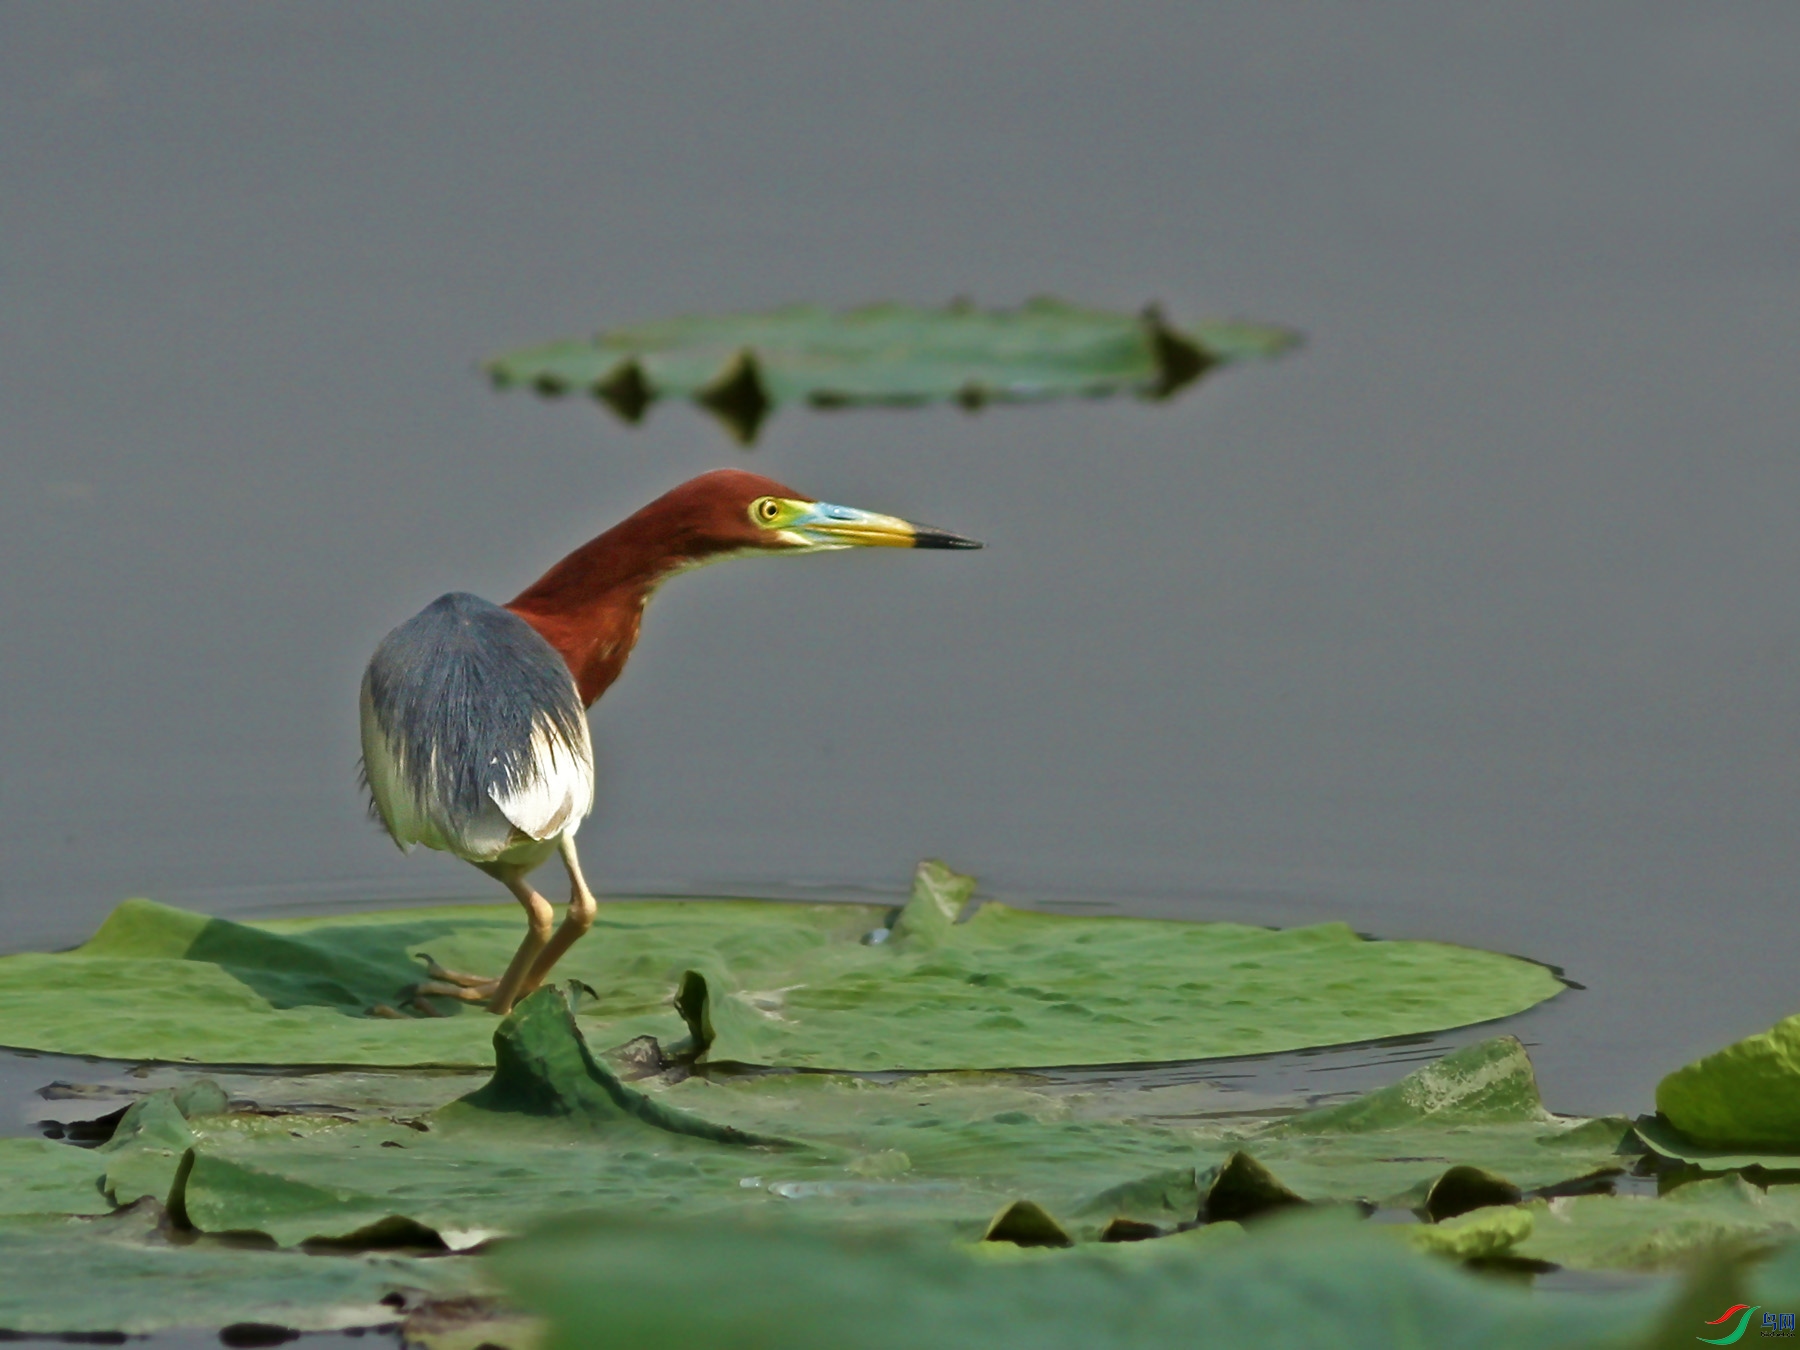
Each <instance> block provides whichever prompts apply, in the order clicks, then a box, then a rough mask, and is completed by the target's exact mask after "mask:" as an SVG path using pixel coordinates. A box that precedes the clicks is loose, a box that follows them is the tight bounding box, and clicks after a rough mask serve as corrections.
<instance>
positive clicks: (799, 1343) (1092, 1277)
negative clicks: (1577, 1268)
mask: <svg viewBox="0 0 1800 1350" xmlns="http://www.w3.org/2000/svg"><path fill="white" fill-rule="evenodd" d="M1309 1230H1310V1225H1309V1226H1306V1227H1302V1228H1294V1227H1292V1226H1289V1225H1277V1226H1276V1227H1274V1228H1272V1229H1270V1230H1268V1231H1265V1232H1262V1233H1252V1234H1251V1235H1250V1236H1249V1237H1247V1238H1245V1239H1244V1240H1242V1241H1239V1242H1235V1243H1230V1244H1218V1243H1213V1244H1207V1245H1201V1246H1197V1247H1195V1248H1193V1249H1190V1250H1186V1251H1183V1250H1182V1245H1181V1244H1179V1243H1176V1242H1174V1241H1173V1240H1171V1239H1164V1240H1161V1241H1156V1242H1148V1243H1137V1244H1126V1245H1128V1246H1131V1247H1139V1248H1148V1249H1162V1250H1161V1251H1160V1252H1155V1253H1154V1254H1152V1253H1145V1255H1146V1256H1150V1257H1151V1259H1135V1260H1133V1259H1121V1254H1122V1253H1121V1250H1120V1248H1119V1247H1109V1248H1099V1247H1078V1248H1076V1249H1074V1250H1073V1251H1060V1252H1059V1251H1049V1252H1043V1253H1042V1254H1026V1253H1020V1254H1019V1255H1018V1256H1016V1257H1012V1258H1009V1259H1003V1260H995V1259H991V1258H989V1259H981V1258H976V1257H972V1256H970V1255H967V1254H964V1253H962V1252H958V1251H947V1250H944V1249H943V1248H942V1246H941V1245H940V1244H934V1243H932V1242H930V1241H928V1240H921V1239H919V1238H908V1237H905V1236H898V1235H893V1234H881V1233H841V1232H838V1233H827V1232H817V1231H809V1230H807V1229H804V1228H800V1229H796V1228H794V1227H791V1226H787V1225H776V1224H763V1225H749V1224H742V1223H737V1224H709V1225H695V1224H676V1223H657V1222H651V1221H644V1220H638V1219H631V1218H627V1217H624V1216H603V1217H574V1218H567V1219H563V1220H559V1221H556V1222H553V1223H551V1224H548V1225H546V1226H545V1227H543V1228H542V1229H539V1230H538V1231H536V1232H535V1233H533V1234H532V1235H531V1236H530V1237H528V1238H526V1239H524V1240H522V1241H520V1242H517V1243H511V1244H508V1245H507V1246H506V1247H504V1248H502V1249H499V1250H496V1251H495V1253H494V1254H493V1256H492V1257H491V1258H490V1259H491V1262H492V1265H493V1268H494V1270H495V1271H496V1272H497V1274H498V1275H499V1277H500V1278H501V1279H502V1280H504V1281H505V1282H506V1283H507V1285H508V1286H509V1287H510V1288H511V1290H512V1292H513V1296H514V1297H515V1298H516V1299H517V1300H518V1301H519V1302H520V1303H522V1304H523V1305H524V1306H526V1307H528V1308H531V1309H533V1310H536V1311H538V1312H541V1313H543V1314H545V1315H547V1316H548V1317H549V1319H550V1324H551V1334H550V1339H549V1342H548V1346H547V1350H580V1348H585V1347H587V1346H592V1345H595V1344H606V1345H609V1346H619V1347H640V1346H643V1347H648V1346H668V1345H731V1346H737V1347H743V1348H744V1350H763V1348H764V1347H767V1350H775V1348H776V1347H780V1350H811V1348H812V1347H820V1348H821V1350H823V1348H824V1347H832V1350H836V1348H837V1347H842V1346H846V1345H855V1346H858V1347H861V1348H862V1350H885V1348H886V1347H894V1350H915V1347H918V1346H927V1345H928V1346H932V1347H941V1348H942V1350H956V1348H957V1347H964V1346H967V1347H971V1348H974V1347H979V1348H980V1350H1008V1348H1009V1347H1019V1348H1020V1350H1027V1348H1029V1350H1042V1348H1043V1347H1045V1346H1082V1347H1085V1348H1086V1350H1107V1347H1120V1350H1124V1348H1125V1347H1131V1350H1138V1348H1139V1347H1144V1346H1189V1345H1195V1344H1207V1345H1220V1346H1258V1347H1270V1348H1271V1350H1289V1348H1292V1350H1302V1348H1304V1350H1312V1347H1317V1346H1323V1345H1330V1346H1341V1347H1346V1350H1362V1348H1363V1347H1369V1348H1370V1350H1376V1348H1377V1347H1378V1348H1379V1350H1395V1347H1401V1348H1402V1350H1405V1348H1407V1347H1411V1348H1414V1350H1424V1348H1425V1347H1441V1346H1445V1345H1455V1346H1459V1347H1464V1350H1485V1348H1488V1347H1491V1348H1492V1350H1502V1348H1504V1350H1514V1348H1515V1347H1519V1346H1532V1347H1537V1348H1538V1350H1555V1348H1556V1347H1571V1348H1572V1347H1577V1346H1581V1347H1588V1346H1592V1345H1594V1344H1596V1343H1597V1342H1599V1341H1601V1340H1602V1339H1603V1338H1610V1337H1616V1336H1621V1335H1632V1334H1642V1333H1643V1332H1645V1331H1647V1330H1648V1328H1649V1327H1650V1326H1651V1324H1652V1321H1653V1319H1654V1317H1655V1314H1656V1311H1657V1309H1658V1303H1659V1299H1658V1296H1657V1294H1656V1293H1651V1292H1647V1291H1630V1292H1615V1293H1611V1294H1608V1295H1605V1296H1570V1295H1561V1296H1559V1295H1555V1294H1545V1293H1534V1292H1532V1291H1530V1290H1528V1289H1525V1288H1522V1287H1514V1286H1511V1285H1508V1284H1505V1283H1501V1282H1497V1281H1493V1280H1484V1279H1480V1278H1477V1277H1475V1276H1471V1275H1466V1274H1463V1273H1462V1272H1460V1271H1458V1270H1456V1269H1455V1268H1454V1267H1452V1266H1451V1265H1450V1264H1449V1263H1447V1262H1443V1261H1438V1260H1432V1259H1428V1258H1426V1257H1423V1256H1418V1255H1414V1254H1412V1253H1410V1252H1408V1251H1406V1250H1405V1249H1404V1247H1403V1246H1402V1245H1401V1244H1400V1243H1393V1242H1371V1241H1368V1240H1367V1239H1366V1238H1365V1237H1363V1236H1361V1234H1360V1233H1359V1232H1358V1231H1357V1230H1355V1229H1353V1228H1346V1227H1344V1226H1342V1225H1336V1224H1332V1225H1326V1226H1325V1227H1324V1228H1323V1229H1322V1230H1320V1231H1309ZM986 1245H990V1246H995V1245H997V1244H986ZM1158 1256H1160V1257H1161V1258H1162V1259H1155V1258H1156V1257H1158ZM696 1270H704V1271H705V1272H706V1278H705V1284H704V1290H705V1293H704V1297H696V1296H695V1288H694V1285H693V1272H694V1271H696ZM1615 1343H1616V1342H1615Z"/></svg>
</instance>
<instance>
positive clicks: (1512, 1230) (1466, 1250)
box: [1383, 1205, 1536, 1261]
mask: <svg viewBox="0 0 1800 1350" xmlns="http://www.w3.org/2000/svg"><path fill="white" fill-rule="evenodd" d="M1383 1226H1384V1227H1385V1228H1386V1230H1387V1231H1388V1232H1391V1233H1393V1234H1394V1235H1395V1236H1397V1237H1399V1238H1400V1239H1401V1240H1402V1241H1403V1242H1405V1243H1406V1244H1407V1245H1408V1246H1409V1247H1411V1248H1412V1249H1413V1250H1414V1251H1416V1252H1425V1253H1427V1254H1429V1255H1432V1256H1447V1257H1449V1258H1450V1259H1451V1260H1454V1261H1492V1260H1495V1259H1496V1258H1499V1257H1505V1256H1512V1255H1514V1254H1515V1253H1516V1251H1517V1249H1518V1246H1519V1244H1520V1243H1521V1242H1523V1241H1525V1239H1527V1238H1529V1237H1530V1236H1531V1233H1532V1230H1533V1228H1534V1227H1535V1226H1536V1224H1535V1220H1534V1219H1533V1217H1532V1214H1531V1212H1530V1211H1529V1210H1526V1209H1521V1208H1518V1207H1516V1206H1512V1205H1505V1206H1503V1207H1500V1208H1491V1209H1477V1210H1472V1211H1471V1212H1469V1213H1467V1214H1463V1215H1460V1216H1458V1217H1456V1218H1452V1219H1448V1220H1446V1221H1445V1222H1443V1223H1421V1224H1395V1225H1383Z"/></svg>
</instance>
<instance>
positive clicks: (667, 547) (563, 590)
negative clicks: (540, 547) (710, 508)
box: [506, 503, 693, 704]
mask: <svg viewBox="0 0 1800 1350" xmlns="http://www.w3.org/2000/svg"><path fill="white" fill-rule="evenodd" d="M657 505H658V503H652V504H651V506H649V507H646V508H645V509H644V510H642V511H639V512H638V513H637V514H636V515H634V516H631V517H629V518H628V519H626V520H623V521H621V522H620V523H619V524H617V525H615V526H613V527H612V529H610V530H608V531H607V532H606V533H605V534H603V535H601V536H600V537H599V538H597V539H591V540H589V541H588V542H587V543H585V544H583V545H582V546H581V547H580V548H578V549H576V550H575V551H574V552H573V553H571V554H570V555H569V556H568V557H566V558H564V559H563V560H562V561H561V562H559V563H557V564H556V566H554V567H552V568H551V569H550V570H549V571H548V572H546V573H544V575H543V576H541V577H539V578H538V579H537V580H536V581H534V582H532V583H531V585H529V586H527V587H526V588H525V589H524V590H523V591H521V592H520V593H519V594H518V595H517V596H516V597H515V598H514V599H513V600H511V601H510V602H508V604H507V606H506V608H508V609H510V610H511V611H512V612H513V613H514V614H517V615H518V616H519V617H520V618H521V619H523V620H525V622H526V623H528V624H530V625H531V626H532V627H533V628H535V629H537V631H538V632H539V633H541V634H543V636H544V638H545V640H546V641H547V642H549V644H550V645H551V646H552V647H554V648H556V650H557V651H558V652H560V653H561V654H562V658H563V660H564V661H566V662H568V665H569V669H570V670H571V671H573V672H574V675H575V683H576V686H577V687H578V688H579V689H580V691H581V701H582V702H583V703H585V704H592V703H593V702H594V700H595V699H597V698H599V697H600V695H602V694H604V693H605V692H606V690H607V687H608V686H609V685H611V684H612V682H613V681H614V680H616V679H618V678H619V672H620V671H622V670H624V669H625V662H626V659H627V658H628V657H630V655H631V649H632V647H633V646H635V645H636V643H637V638H638V625H639V624H640V623H641V622H642V621H643V617H644V604H645V602H646V601H648V600H649V598H650V593H651V592H652V591H653V590H655V589H656V586H657V583H659V582H661V581H662V580H663V579H664V578H665V577H667V576H668V575H669V574H670V573H671V572H675V571H678V570H680V569H681V568H682V567H683V566H684V565H685V564H687V563H688V562H690V561H691V557H692V554H691V552H690V550H691V548H692V545H693V540H692V537H691V536H690V535H689V534H688V532H687V531H685V530H682V529H680V528H679V525H678V523H677V522H675V521H670V520H666V519H662V518H661V517H662V515H663V513H661V512H658V511H657V510H656V506H657ZM671 526H675V528H673V529H671V528H670V527H671Z"/></svg>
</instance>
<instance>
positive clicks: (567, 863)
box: [519, 834, 600, 996]
mask: <svg viewBox="0 0 1800 1350" xmlns="http://www.w3.org/2000/svg"><path fill="white" fill-rule="evenodd" d="M556 843H557V849H558V850H559V851H560V852H561V853H562V860H563V866H564V867H566V868H567V869H568V871H569V909H568V912H567V913H566V914H564V915H563V921H562V927H561V928H558V929H557V930H556V936H555V937H553V938H551V939H550V941H549V943H548V944H546V945H545V947H544V949H543V950H542V951H540V952H539V953H538V954H537V959H536V960H535V961H533V962H532V963H531V973H530V974H529V975H527V976H526V977H525V983H524V984H523V985H522V986H520V989H519V996H523V995H525V994H529V993H530V992H531V991H532V990H533V989H536V988H537V987H538V986H539V985H540V984H542V983H543V982H544V977H545V976H546V975H548V974H549V973H550V968H551V967H552V966H554V965H555V964H556V963H557V962H558V961H560V960H562V956H563V953H564V952H566V951H568V950H569V948H571V947H573V946H574V945H575V944H576V942H578V941H579V940H580V939H581V936H582V934H584V933H586V932H587V930H588V929H590V928H592V927H593V926H594V914H595V912H596V911H597V910H598V909H599V908H600V906H599V903H598V902H597V901H596V900H595V899H594V893H593V892H592V891H590V890H589V889H588V884H587V878H585V877H583V876H582V875H581V859H580V858H579V857H578V856H577V855H576V853H575V839H574V836H573V835H572V834H565V835H563V836H562V837H561V838H560V839H558V840H557V841H556Z"/></svg>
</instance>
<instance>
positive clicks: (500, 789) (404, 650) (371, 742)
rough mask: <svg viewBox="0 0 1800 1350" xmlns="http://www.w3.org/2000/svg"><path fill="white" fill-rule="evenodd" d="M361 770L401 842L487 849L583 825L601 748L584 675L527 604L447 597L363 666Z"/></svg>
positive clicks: (486, 856) (473, 855)
mask: <svg viewBox="0 0 1800 1350" xmlns="http://www.w3.org/2000/svg"><path fill="white" fill-rule="evenodd" d="M362 742H363V781H364V783H365V784H366V785H367V787H368V790H369V798H370V807H371V811H372V813H373V814H374V815H375V816H377V817H378V818H379V819H380V821H381V823H382V824H383V825H385V826H386V827H387V830H388V833H389V834H391V835H392V836H393V837H394V842H395V843H397V844H399V845H400V846H401V847H402V848H407V847H409V846H411V845H412V844H415V843H419V844H424V845H426V846H427V847H429V848H437V849H444V850H446V851H448V852H451V853H454V854H456V855H457V856H459V857H463V858H468V859H471V860H473V861H485V860H490V859H492V858H495V857H498V856H499V855H500V853H501V852H503V851H504V850H505V849H506V848H507V847H509V846H510V845H513V844H517V843H519V842H521V840H520V835H521V834H522V835H525V836H528V837H529V838H531V839H540V840H541V839H551V838H554V837H555V836H557V835H559V834H562V833H565V832H567V831H570V830H573V829H574V828H575V827H576V826H577V825H579V824H580V823H581V821H582V820H583V819H584V818H585V817H586V816H587V814H588V812H589V811H590V810H591V809H592V808H593V801H594V752H593V747H592V745H591V744H590V742H589V740H588V726H587V716H586V714H585V712H584V711H583V709H582V706H581V696H580V694H579V693H578V692H577V691H576V688H575V679H574V677H573V676H572V675H571V674H570V673H569V668H568V666H567V665H565V664H564V662H563V659H562V657H561V656H559V655H558V654H557V652H556V649H555V648H554V647H552V646H551V645H550V644H549V643H548V642H546V641H544V639H543V637H542V636H541V635H540V634H539V633H538V632H537V630H536V629H534V628H532V627H531V625H530V624H528V623H526V622H525V621H524V620H523V619H521V618H519V616H518V615H516V614H514V613H512V612H511V611H510V610H506V609H502V608H501V607H500V606H498V605H495V604H491V603H489V602H488V601H486V600H482V599H480V598H479V597H477V596H473V595H465V594H461V593H456V594H451V595H446V596H442V597H440V598H439V599H437V600H434V601H433V602H432V603H431V604H429V605H427V606H426V607H425V608H424V609H423V610H421V611H420V612H419V613H418V614H416V615H414V616H413V617H412V618H410V619H408V620H407V621H406V622H405V623H403V624H401V625H400V626H399V627H398V628H396V629H395V630H394V631H393V632H391V633H389V634H388V635H387V636H386V637H385V638H383V639H382V641H381V645H380V646H379V647H377V648H376V649H375V656H374V658H373V659H372V660H371V661H370V662H369V669H368V671H367V672H366V673H365V674H364V675H363V683H362Z"/></svg>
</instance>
